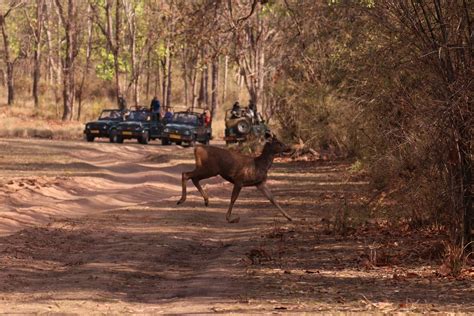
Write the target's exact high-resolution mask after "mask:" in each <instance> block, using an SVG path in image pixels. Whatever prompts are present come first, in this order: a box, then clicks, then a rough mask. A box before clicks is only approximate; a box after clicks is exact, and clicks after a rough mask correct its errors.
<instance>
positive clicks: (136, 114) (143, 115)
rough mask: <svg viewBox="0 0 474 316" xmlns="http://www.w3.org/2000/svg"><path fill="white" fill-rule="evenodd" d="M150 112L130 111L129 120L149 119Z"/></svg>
mask: <svg viewBox="0 0 474 316" xmlns="http://www.w3.org/2000/svg"><path fill="white" fill-rule="evenodd" d="M149 117H150V113H149V112H147V111H130V113H129V114H128V116H127V121H143V122H144V121H148V119H149Z"/></svg>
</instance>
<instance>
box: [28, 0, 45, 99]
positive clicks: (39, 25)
mask: <svg viewBox="0 0 474 316" xmlns="http://www.w3.org/2000/svg"><path fill="white" fill-rule="evenodd" d="M43 17H44V1H43V0H36V26H35V28H34V30H32V31H33V34H34V42H35V51H34V57H33V59H34V66H33V89H32V90H33V100H34V104H35V108H39V96H38V85H39V81H40V78H41V77H40V76H41V36H42V34H43ZM30 25H32V24H30Z"/></svg>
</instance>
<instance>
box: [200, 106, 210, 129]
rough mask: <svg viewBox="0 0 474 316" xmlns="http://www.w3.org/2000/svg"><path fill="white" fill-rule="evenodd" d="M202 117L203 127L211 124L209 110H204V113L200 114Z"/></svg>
mask: <svg viewBox="0 0 474 316" xmlns="http://www.w3.org/2000/svg"><path fill="white" fill-rule="evenodd" d="M202 118H203V123H204V126H205V127H209V126H211V120H212V117H211V112H210V111H209V110H205V111H204V113H203V114H202Z"/></svg>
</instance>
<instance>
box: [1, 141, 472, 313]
mask: <svg viewBox="0 0 474 316" xmlns="http://www.w3.org/2000/svg"><path fill="white" fill-rule="evenodd" d="M0 149H1V151H0V170H1V171H0V172H1V174H0V176H1V180H0V182H1V189H0V202H1V205H0V311H1V312H7V313H30V312H53V313H56V312H70V313H79V314H88V313H90V312H94V313H129V312H130V313H218V312H236V313H244V312H246V313H256V312H265V313H269V312H281V313H287V312H321V313H327V312H350V311H352V312H354V311H373V312H404V311H418V312H425V311H431V312H437V311H464V312H474V289H473V282H472V278H464V279H460V280H454V279H449V278H441V277H438V276H437V275H436V270H437V268H438V267H437V266H436V265H435V266H430V265H429V262H432V261H430V260H428V259H427V258H426V257H423V256H422V255H419V256H418V254H417V255H415V254H413V256H412V255H406V256H404V253H403V251H410V245H412V244H418V245H419V243H420V238H425V239H428V236H427V235H426V234H424V233H423V232H419V233H416V234H414V233H413V232H403V233H401V234H402V235H400V234H396V233H393V232H390V231H387V229H386V228H384V227H383V226H377V227H376V228H377V229H374V230H371V228H370V227H369V226H363V227H364V229H362V230H354V231H350V230H348V229H346V227H345V224H344V223H345V218H346V217H347V216H349V215H347V214H346V210H352V211H354V210H355V211H356V212H359V211H360V214H362V213H363V211H364V205H366V202H367V200H368V193H367V190H368V188H367V183H366V182H364V181H363V179H357V177H353V176H351V175H350V174H349V173H348V171H347V170H348V164H345V163H329V162H326V163H318V162H298V163H288V162H286V163H283V162H276V163H275V165H274V167H273V169H272V172H271V175H270V178H271V181H270V186H271V188H272V189H273V191H274V193H275V194H276V196H277V197H278V198H279V200H280V202H281V204H282V206H283V207H284V208H285V209H286V210H287V211H288V213H290V215H292V216H293V217H295V218H296V221H294V222H291V223H290V222H287V221H286V220H285V219H284V218H282V216H281V215H280V214H279V213H278V212H277V211H276V210H275V209H274V208H273V207H272V205H271V204H270V203H269V202H268V201H266V200H265V199H264V198H263V197H262V196H261V195H260V193H259V192H257V191H256V190H253V189H245V190H243V191H242V193H241V197H240V199H239V200H238V201H237V203H236V206H235V208H234V212H235V214H237V215H239V216H240V217H241V221H240V223H238V224H227V223H226V221H225V211H226V208H227V205H228V202H229V196H230V192H231V186H230V185H229V184H226V183H224V182H223V181H222V180H220V179H218V178H215V179H211V180H209V181H207V182H205V183H206V185H205V188H206V189H207V190H208V192H209V194H210V196H211V200H210V206H209V207H207V208H206V207H205V206H204V203H203V201H202V198H201V197H200V196H198V193H197V191H196V190H195V189H194V188H193V189H191V187H192V186H191V183H190V186H189V188H190V190H189V191H190V195H189V197H188V200H187V202H186V203H185V204H184V205H180V206H177V205H176V201H177V200H178V198H179V196H180V173H181V172H182V171H183V170H190V169H192V164H193V160H192V149H185V148H181V147H176V146H169V147H162V146H158V145H155V144H152V145H149V146H142V145H136V144H134V143H126V144H123V145H116V144H108V143H105V142H104V143H92V144H88V143H84V142H58V141H55V142H53V141H44V140H43V141H38V140H8V139H3V140H0ZM341 214H342V215H341ZM344 214H345V215H344ZM339 215H341V216H339ZM346 215H347V216H346ZM361 216H362V215H361ZM338 219H342V220H343V222H338ZM341 223H342V224H341ZM374 225H375V224H374ZM341 229H343V232H344V233H339V232H341V231H342V230H341ZM422 240H424V239H422ZM402 243H404V245H406V247H403V249H402V248H401V247H400V246H399V245H400V244H402ZM418 248H419V247H418ZM407 249H408V250H407ZM428 250H429V251H432V250H433V249H428ZM377 251H378V254H376V255H374V253H375V252H377ZM383 251H390V255H386V256H385V257H383V258H385V259H386V260H387V262H385V264H381V259H382V257H381V256H380V255H379V254H380V253H382V252H383ZM409 253H410V254H411V252H409ZM430 253H431V252H430ZM393 254H398V258H399V257H402V258H403V259H407V260H402V261H397V260H396V259H397V256H395V255H393ZM405 254H406V253H405ZM374 256H375V257H377V258H379V259H377V260H378V261H379V264H376V262H374ZM387 258H388V259H387Z"/></svg>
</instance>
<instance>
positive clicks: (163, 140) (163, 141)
mask: <svg viewBox="0 0 474 316" xmlns="http://www.w3.org/2000/svg"><path fill="white" fill-rule="evenodd" d="M161 145H163V146H168V145H171V142H170V140H169V139H168V138H164V137H163V138H162V139H161Z"/></svg>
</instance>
